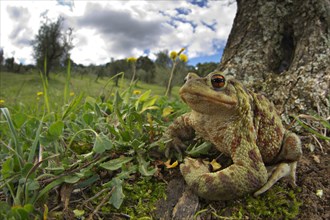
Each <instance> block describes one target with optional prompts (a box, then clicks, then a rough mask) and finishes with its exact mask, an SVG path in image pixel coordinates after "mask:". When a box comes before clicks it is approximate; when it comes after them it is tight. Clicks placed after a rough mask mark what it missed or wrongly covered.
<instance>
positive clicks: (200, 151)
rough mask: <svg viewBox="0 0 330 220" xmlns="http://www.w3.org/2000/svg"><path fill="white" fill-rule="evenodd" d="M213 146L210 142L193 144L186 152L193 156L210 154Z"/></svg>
mask: <svg viewBox="0 0 330 220" xmlns="http://www.w3.org/2000/svg"><path fill="white" fill-rule="evenodd" d="M211 148H212V144H211V143H209V142H204V143H202V144H200V145H197V146H196V145H195V146H193V147H192V148H191V149H190V150H187V151H186V153H187V154H188V155H190V156H193V157H198V156H200V155H206V154H208V152H209V150H210V149H211Z"/></svg>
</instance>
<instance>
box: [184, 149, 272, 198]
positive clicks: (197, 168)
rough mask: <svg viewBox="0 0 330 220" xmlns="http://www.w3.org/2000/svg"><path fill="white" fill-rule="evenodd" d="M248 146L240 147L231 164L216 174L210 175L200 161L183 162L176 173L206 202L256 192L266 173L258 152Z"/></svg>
mask: <svg viewBox="0 0 330 220" xmlns="http://www.w3.org/2000/svg"><path fill="white" fill-rule="evenodd" d="M251 145H252V144H251ZM251 145H250V146H248V147H247V148H244V147H242V146H241V149H238V150H237V152H236V153H235V155H234V157H233V162H234V164H233V165H231V166H229V167H227V168H225V169H223V170H220V171H218V172H210V171H209V170H208V166H207V165H205V164H204V163H203V162H202V161H200V160H196V159H192V158H186V159H185V162H184V163H183V164H181V166H180V170H181V173H182V175H183V176H184V179H185V181H186V183H187V185H188V186H190V187H191V189H192V190H193V191H194V192H195V193H197V194H198V195H199V196H200V197H202V198H205V199H208V200H229V199H235V198H238V197H241V196H243V195H245V194H248V193H252V192H255V191H257V190H258V189H259V188H260V187H262V186H263V185H264V184H265V183H266V181H267V170H266V167H265V165H264V164H263V162H262V159H261V155H260V153H259V150H258V148H257V147H256V146H251Z"/></svg>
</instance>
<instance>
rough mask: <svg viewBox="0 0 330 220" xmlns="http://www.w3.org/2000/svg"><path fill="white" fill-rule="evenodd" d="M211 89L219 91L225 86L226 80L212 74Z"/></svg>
mask: <svg viewBox="0 0 330 220" xmlns="http://www.w3.org/2000/svg"><path fill="white" fill-rule="evenodd" d="M211 83H212V86H213V88H215V89H220V88H222V87H224V86H225V83H226V80H225V77H224V76H223V75H220V74H214V75H213V76H212V78H211Z"/></svg>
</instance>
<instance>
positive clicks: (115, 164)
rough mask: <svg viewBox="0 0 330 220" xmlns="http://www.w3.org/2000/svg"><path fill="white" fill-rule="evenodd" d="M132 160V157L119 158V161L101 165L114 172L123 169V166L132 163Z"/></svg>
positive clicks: (115, 160)
mask: <svg viewBox="0 0 330 220" xmlns="http://www.w3.org/2000/svg"><path fill="white" fill-rule="evenodd" d="M132 159H133V158H132V157H119V158H117V159H114V160H110V161H108V162H105V163H102V164H100V167H102V168H104V169H106V170H112V171H113V170H117V169H119V168H121V167H122V165H123V164H126V163H128V162H130V161H131V160H132Z"/></svg>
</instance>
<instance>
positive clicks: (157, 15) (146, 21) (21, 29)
mask: <svg viewBox="0 0 330 220" xmlns="http://www.w3.org/2000/svg"><path fill="white" fill-rule="evenodd" d="M230 1H232V0H223V1H208V3H207V7H205V6H204V7H200V6H199V5H198V4H191V3H190V2H191V1H190V2H189V1H71V0H58V1H35V2H33V3H32V2H31V1H21V2H19V3H18V1H0V13H1V23H0V24H1V31H0V43H1V47H3V48H4V55H5V57H11V56H13V54H14V55H15V58H16V60H20V61H23V62H25V63H33V62H34V61H33V57H32V52H33V51H32V47H31V46H30V45H29V41H30V40H32V39H33V38H34V36H35V35H36V34H37V32H38V29H39V26H40V21H41V17H40V15H41V14H43V13H44V14H46V15H47V16H48V17H49V18H50V19H52V20H55V19H56V18H57V17H58V16H59V15H61V16H63V17H65V19H66V25H65V26H70V27H73V28H74V37H75V40H74V43H75V48H74V49H73V50H72V59H73V60H74V61H75V62H77V63H82V64H86V65H88V64H90V63H93V64H102V63H106V62H109V60H110V58H111V57H113V58H115V59H120V58H125V57H129V56H141V55H146V54H145V53H146V51H150V53H149V57H151V58H152V57H153V58H154V53H157V52H159V51H161V50H165V49H168V50H179V49H180V48H181V47H185V46H187V53H188V56H189V58H194V57H199V56H207V55H214V54H216V53H219V50H220V49H221V47H223V46H224V45H225V42H226V40H227V37H228V35H229V32H230V29H231V25H232V22H233V19H234V16H235V13H236V4H228V3H229V2H230ZM219 45H220V46H219ZM219 56H220V55H219ZM219 59H220V57H219Z"/></svg>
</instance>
